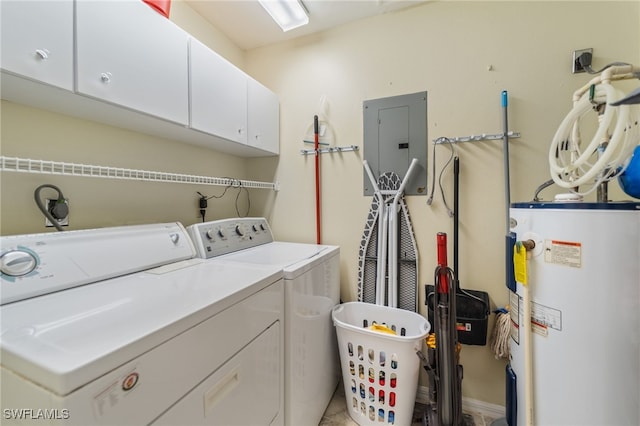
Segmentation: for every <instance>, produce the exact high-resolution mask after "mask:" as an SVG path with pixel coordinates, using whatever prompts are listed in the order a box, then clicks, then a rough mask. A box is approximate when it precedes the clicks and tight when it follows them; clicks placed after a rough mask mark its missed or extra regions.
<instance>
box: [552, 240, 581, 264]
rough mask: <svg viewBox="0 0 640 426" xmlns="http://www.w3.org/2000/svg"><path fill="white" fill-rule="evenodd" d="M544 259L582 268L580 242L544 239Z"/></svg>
mask: <svg viewBox="0 0 640 426" xmlns="http://www.w3.org/2000/svg"><path fill="white" fill-rule="evenodd" d="M544 261H545V262H547V263H555V264H557V265H564V266H570V267H572V268H582V243H575V242H569V241H557V240H545V241H544Z"/></svg>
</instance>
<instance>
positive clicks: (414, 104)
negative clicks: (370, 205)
mask: <svg viewBox="0 0 640 426" xmlns="http://www.w3.org/2000/svg"><path fill="white" fill-rule="evenodd" d="M363 114H364V120H363V122H364V129H363V133H364V159H365V160H367V163H369V167H370V168H371V172H372V173H373V175H374V178H376V179H377V178H378V177H379V176H380V175H382V174H383V173H386V172H394V173H396V174H397V175H398V176H399V177H400V179H403V178H404V176H405V174H406V173H407V170H408V169H409V164H411V160H412V159H414V158H417V159H418V164H417V167H416V168H415V169H414V171H413V173H412V176H411V179H410V180H409V181H408V182H407V185H406V187H405V190H404V192H405V194H407V195H427V192H428V191H427V92H418V93H412V94H408V95H400V96H392V97H389V98H381V99H373V100H367V101H364V104H363ZM363 182H364V195H373V193H374V189H373V186H372V185H371V181H370V180H369V177H368V176H367V173H366V171H364V170H363Z"/></svg>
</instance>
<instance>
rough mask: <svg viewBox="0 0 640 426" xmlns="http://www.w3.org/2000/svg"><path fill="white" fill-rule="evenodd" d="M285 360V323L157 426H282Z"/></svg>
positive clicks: (206, 382)
mask: <svg viewBox="0 0 640 426" xmlns="http://www.w3.org/2000/svg"><path fill="white" fill-rule="evenodd" d="M280 356H281V354H280V322H275V323H274V324H273V325H272V326H271V327H269V328H268V329H267V330H265V331H264V332H262V334H260V336H258V337H257V338H256V339H255V340H253V341H252V342H251V343H249V344H248V345H247V346H245V347H244V348H243V349H242V350H241V351H240V352H238V353H237V354H236V355H235V356H234V357H233V358H231V359H230V360H229V361H227V362H226V363H225V364H224V365H223V366H222V367H220V368H219V369H217V370H216V371H215V372H213V373H212V374H211V375H210V376H209V377H207V378H206V379H205V380H204V381H203V382H202V383H200V385H198V386H197V387H195V388H194V389H193V390H192V391H191V392H189V393H188V394H187V395H186V396H185V397H184V398H182V399H181V400H180V401H179V402H178V403H176V404H175V405H174V406H173V407H171V408H170V409H169V410H168V411H167V412H165V413H164V414H163V415H162V416H160V417H159V418H158V419H157V420H156V421H155V422H153V425H168V426H169V425H170V426H174V425H178V424H179V425H185V426H186V425H229V426H244V425H276V424H280V425H281V424H283V415H282V414H281V409H282V407H283V405H282V404H283V402H282V401H281V398H280V396H281V394H282V392H280V388H281V386H282V384H281V383H280V377H281V375H280V368H281V364H280V359H281V358H280Z"/></svg>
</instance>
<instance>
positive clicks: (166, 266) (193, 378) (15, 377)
mask: <svg viewBox="0 0 640 426" xmlns="http://www.w3.org/2000/svg"><path fill="white" fill-rule="evenodd" d="M0 247H1V251H0V261H1V264H0V266H1V271H2V275H1V280H0V283H1V291H2V293H1V294H2V306H0V315H1V317H2V324H1V334H0V355H1V357H2V358H1V366H0V370H1V391H2V392H1V400H0V401H1V408H2V410H1V411H2V416H3V419H2V420H3V424H24V423H32V422H33V421H38V422H39V423H40V422H42V423H43V424H49V423H53V422H55V423H56V424H70V425H85V426H86V425H133V424H136V425H143V424H166V425H169V424H171V425H175V424H180V425H189V424H192V425H202V424H224V425H247V424H261V425H268V424H272V425H282V424H283V422H284V409H283V399H284V386H283V362H282V358H283V355H282V351H283V345H284V341H283V340H284V339H283V325H282V324H283V320H284V310H283V305H284V300H283V297H284V296H283V295H284V293H283V281H282V271H281V270H280V269H279V268H277V267H267V266H258V265H255V266H254V267H247V266H246V265H243V266H241V267H240V266H239V265H237V264H231V263H227V262H225V261H219V262H211V261H203V260H202V259H199V258H195V257H194V256H195V250H194V247H193V244H192V243H191V240H190V238H189V237H188V235H187V232H186V230H185V229H184V227H183V226H182V225H180V224H179V223H169V224H158V225H139V226H127V227H117V228H105V229H98V230H85V231H70V232H61V233H47V234H32V235H23V236H12V237H2V238H0ZM247 407H251V409H247Z"/></svg>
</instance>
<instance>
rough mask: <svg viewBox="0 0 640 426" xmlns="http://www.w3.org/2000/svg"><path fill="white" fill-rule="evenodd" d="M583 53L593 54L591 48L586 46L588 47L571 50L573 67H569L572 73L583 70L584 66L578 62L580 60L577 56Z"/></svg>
mask: <svg viewBox="0 0 640 426" xmlns="http://www.w3.org/2000/svg"><path fill="white" fill-rule="evenodd" d="M583 53H591V54H592V55H593V49H592V48H588V49H580V50H574V51H573V68H572V69H571V72H572V73H574V74H577V73H581V72H585V70H584V68H583V67H582V65H581V64H580V61H578V58H579V57H580V55H582V54H583ZM588 65H591V63H589V64H588Z"/></svg>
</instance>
